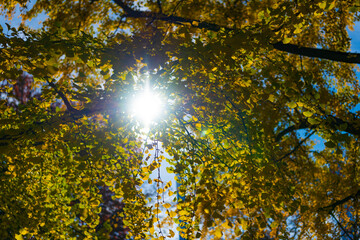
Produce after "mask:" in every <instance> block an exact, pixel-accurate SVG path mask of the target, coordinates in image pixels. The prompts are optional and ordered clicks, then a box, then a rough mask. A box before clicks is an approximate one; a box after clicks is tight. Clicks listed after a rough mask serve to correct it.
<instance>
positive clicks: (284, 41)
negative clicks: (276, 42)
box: [283, 38, 291, 44]
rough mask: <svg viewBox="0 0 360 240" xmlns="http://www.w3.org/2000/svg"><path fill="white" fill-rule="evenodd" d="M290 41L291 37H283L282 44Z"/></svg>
mask: <svg viewBox="0 0 360 240" xmlns="http://www.w3.org/2000/svg"><path fill="white" fill-rule="evenodd" d="M290 41H291V38H284V40H283V43H284V44H287V43H289V42H290Z"/></svg>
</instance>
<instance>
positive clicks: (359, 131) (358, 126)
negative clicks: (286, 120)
mask: <svg viewBox="0 0 360 240" xmlns="http://www.w3.org/2000/svg"><path fill="white" fill-rule="evenodd" d="M351 117H352V118H353V120H355V121H354V122H349V121H345V120H342V119H340V118H338V117H335V116H332V115H326V116H324V119H323V120H324V124H322V125H324V126H326V127H328V128H330V129H332V130H334V131H344V132H346V133H349V134H351V135H353V136H356V137H360V119H359V118H355V115H352V116H351ZM319 126H320V125H319V124H310V123H309V122H308V121H307V119H303V120H301V121H300V123H299V124H296V125H292V126H290V127H288V128H286V129H284V130H283V131H281V132H280V133H278V134H277V135H276V137H275V141H276V142H279V141H280V140H281V138H282V137H284V136H285V135H286V134H288V133H290V132H293V131H296V130H300V129H309V128H310V129H314V128H317V127H319Z"/></svg>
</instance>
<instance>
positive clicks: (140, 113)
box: [132, 89, 162, 128]
mask: <svg viewBox="0 0 360 240" xmlns="http://www.w3.org/2000/svg"><path fill="white" fill-rule="evenodd" d="M132 110H133V113H134V116H135V117H136V118H137V119H138V120H139V121H141V122H142V124H144V127H145V128H149V127H150V124H152V123H153V122H154V121H155V120H156V119H157V118H158V117H159V115H160V114H161V110H162V102H161V99H160V97H159V96H158V95H156V94H154V93H153V92H152V91H150V90H149V89H145V91H143V92H142V93H139V94H138V95H136V96H135V99H134V101H133V105H132Z"/></svg>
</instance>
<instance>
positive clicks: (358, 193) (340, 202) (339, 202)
mask: <svg viewBox="0 0 360 240" xmlns="http://www.w3.org/2000/svg"><path fill="white" fill-rule="evenodd" d="M357 197H360V189H359V190H358V191H357V192H356V193H355V194H353V195H350V196H347V197H346V198H343V199H341V200H338V201H336V202H334V203H333V204H330V205H329V206H326V207H322V208H319V211H328V212H329V213H331V212H332V211H334V209H335V208H336V207H337V206H339V205H342V204H344V203H346V202H347V201H349V200H351V199H355V198H357Z"/></svg>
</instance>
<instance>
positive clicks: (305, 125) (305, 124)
mask: <svg viewBox="0 0 360 240" xmlns="http://www.w3.org/2000/svg"><path fill="white" fill-rule="evenodd" d="M310 127H311V128H314V127H316V125H310V123H308V121H307V120H306V119H303V120H301V121H300V123H299V124H296V125H292V126H290V127H288V128H286V129H284V130H282V131H281V132H280V133H278V134H277V135H276V137H275V142H280V140H281V138H282V137H283V136H285V135H286V134H288V133H291V132H293V131H295V130H300V129H307V128H310Z"/></svg>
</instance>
